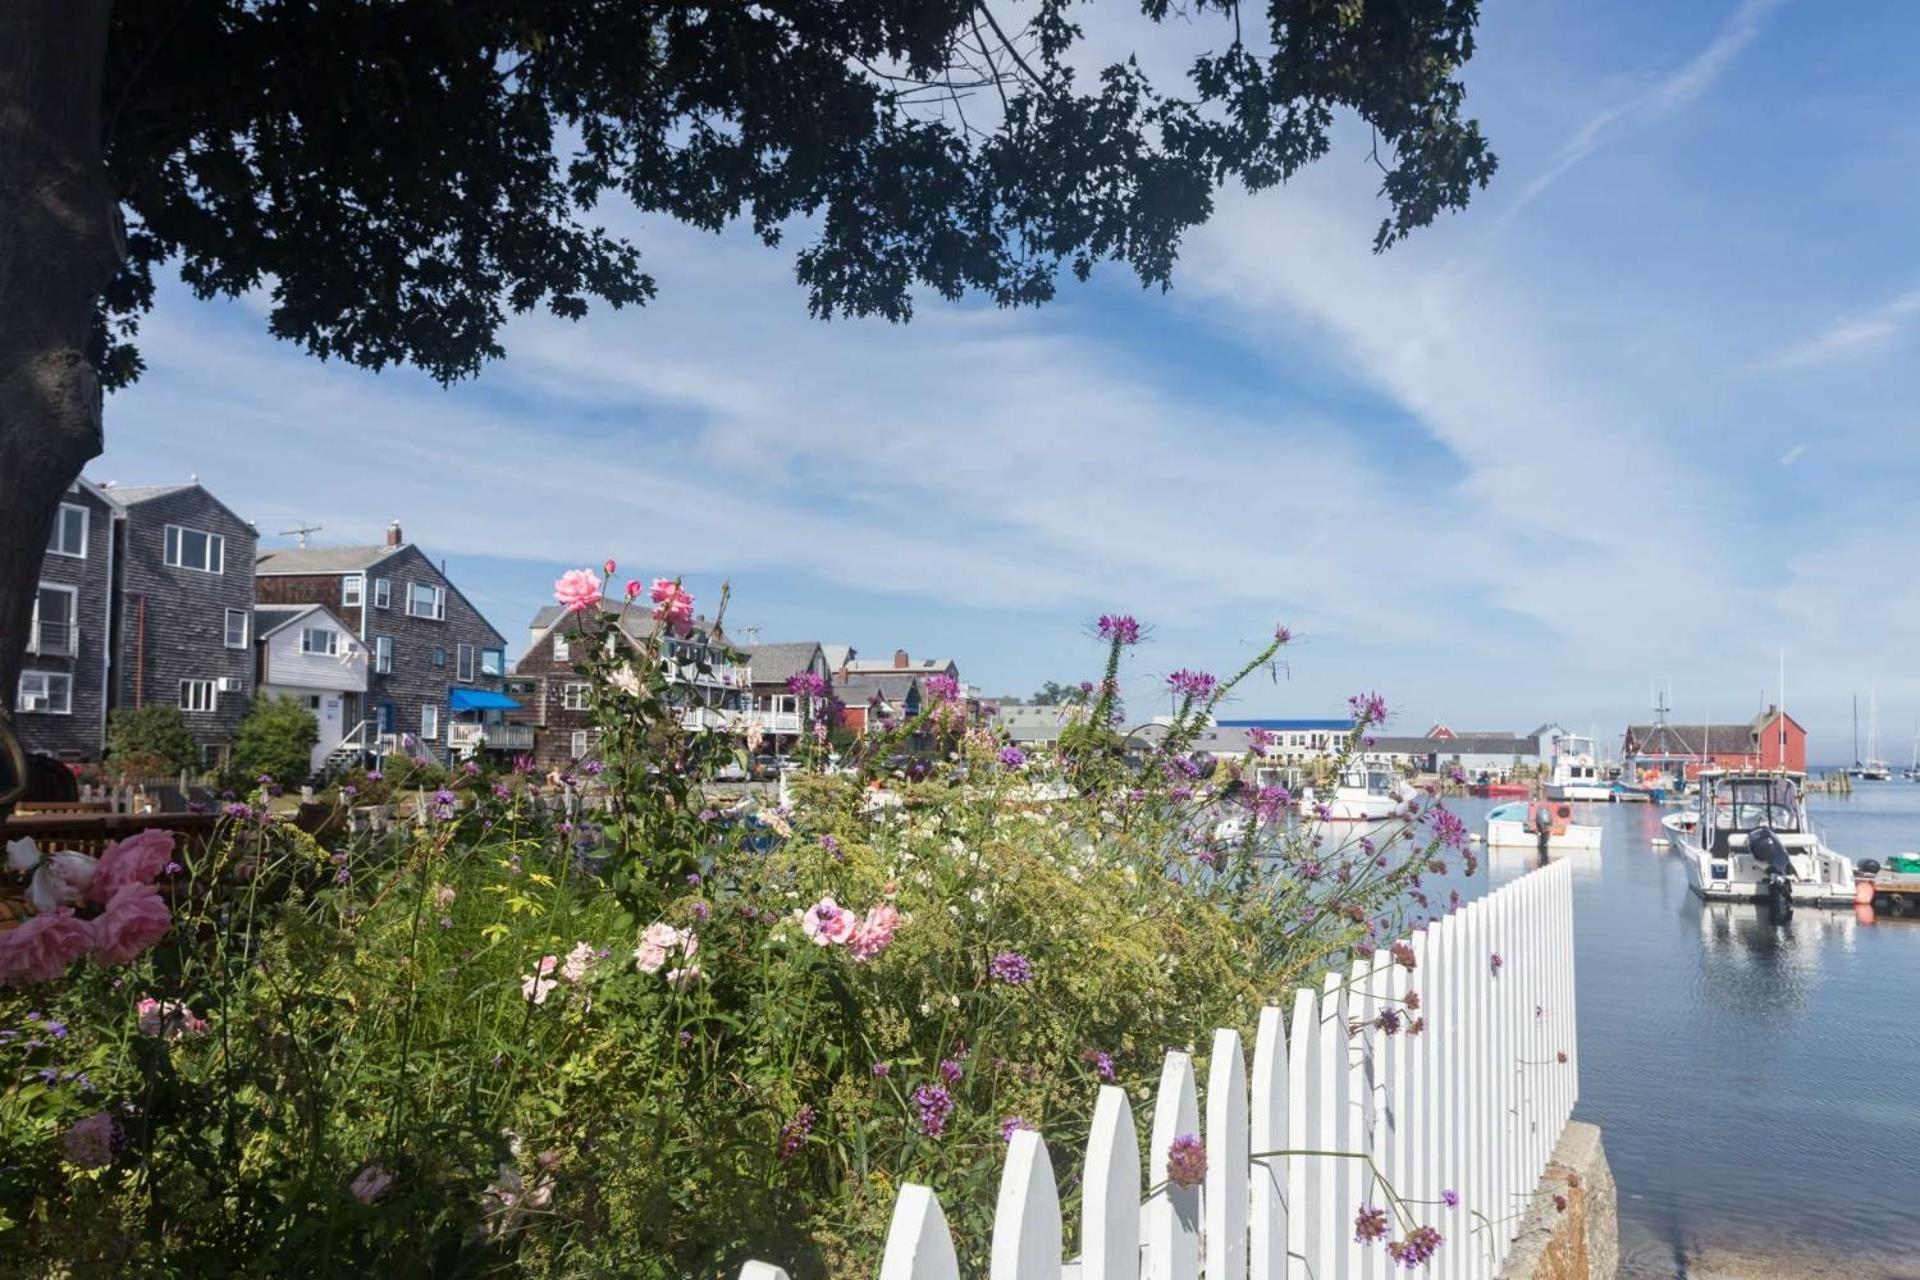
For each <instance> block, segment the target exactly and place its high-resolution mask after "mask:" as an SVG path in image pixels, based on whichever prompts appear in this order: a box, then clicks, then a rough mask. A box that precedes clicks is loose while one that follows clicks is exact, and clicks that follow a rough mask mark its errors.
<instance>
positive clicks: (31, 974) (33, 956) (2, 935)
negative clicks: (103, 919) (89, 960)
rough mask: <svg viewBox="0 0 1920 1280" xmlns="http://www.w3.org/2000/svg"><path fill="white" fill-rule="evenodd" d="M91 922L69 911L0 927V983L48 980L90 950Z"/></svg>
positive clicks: (18, 985)
mask: <svg viewBox="0 0 1920 1280" xmlns="http://www.w3.org/2000/svg"><path fill="white" fill-rule="evenodd" d="M94 936H95V929H94V922H93V921H91V920H82V919H80V918H79V917H77V916H75V915H74V914H73V913H72V912H71V911H56V912H53V913H51V914H48V915H37V916H29V917H28V918H27V919H25V920H23V921H21V922H20V923H19V924H17V925H15V926H14V927H13V928H11V929H0V986H12V987H21V986H25V985H26V984H27V983H29V982H50V981H52V980H53V979H55V978H57V977H59V976H60V975H61V974H63V973H65V972H66V971H67V966H68V965H70V964H72V963H73V962H74V961H75V960H78V959H79V958H80V957H81V956H83V955H85V954H87V952H89V951H91V950H92V949H93V945H94Z"/></svg>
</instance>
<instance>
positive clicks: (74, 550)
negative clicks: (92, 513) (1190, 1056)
mask: <svg viewBox="0 0 1920 1280" xmlns="http://www.w3.org/2000/svg"><path fill="white" fill-rule="evenodd" d="M47 550H48V551H50V552H52V553H53V554H54V555H56V556H73V557H75V558H77V559H81V560H84V559H86V557H87V509H86V508H85V507H81V506H76V505H74V504H73V503H71V502H63V503H61V504H60V513H59V514H58V515H56V516H55V517H54V518H53V533H52V534H51V535H50V536H49V537H48V538H47Z"/></svg>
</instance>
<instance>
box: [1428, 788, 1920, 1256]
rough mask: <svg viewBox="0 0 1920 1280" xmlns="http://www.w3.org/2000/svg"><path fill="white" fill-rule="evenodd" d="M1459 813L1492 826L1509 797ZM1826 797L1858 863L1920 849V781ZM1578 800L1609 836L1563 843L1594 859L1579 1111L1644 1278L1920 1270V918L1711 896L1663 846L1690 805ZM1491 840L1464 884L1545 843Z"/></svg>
mask: <svg viewBox="0 0 1920 1280" xmlns="http://www.w3.org/2000/svg"><path fill="white" fill-rule="evenodd" d="M1449 807H1451V808H1453V809H1454V810H1455V811H1456V812H1457V813H1459V814H1460V816H1461V817H1462V818H1464V819H1465V820H1466V821H1467V825H1468V830H1470V831H1476V832H1484V821H1483V819H1484V815H1485V813H1486V810H1487V809H1489V808H1491V807H1492V805H1491V803H1490V802H1485V801H1475V800H1454V801H1450V802H1449ZM1808 807H1809V810H1810V812H1811V814H1812V816H1813V819H1814V822H1815V825H1816V827H1817V829H1818V830H1819V831H1820V833H1821V835H1822V837H1823V838H1824V839H1825V840H1826V842H1827V843H1828V844H1829V845H1831V846H1832V847H1833V848H1834V849H1836V850H1837V851H1839V852H1841V853H1844V854H1847V855H1848V856H1851V857H1853V858H1855V859H1860V858H1865V857H1877V858H1881V859H1883V860H1884V858H1885V857H1886V855H1888V854H1890V853H1895V852H1900V851H1907V850H1913V849H1916V848H1920V784H1915V783H1910V782H1901V781H1895V782H1886V783H1863V784H1861V785H1860V787H1859V788H1858V789H1857V790H1856V791H1855V792H1854V794H1853V795H1851V796H1824V795H1816V796H1813V797H1810V799H1809V804H1808ZM1578 809H1579V815H1578V817H1577V818H1576V821H1579V822H1583V823H1597V824H1599V825H1601V826H1602V827H1603V828H1604V829H1605V834H1604V837H1603V840H1602V844H1601V848H1600V850H1599V851H1598V852H1594V853H1568V854H1566V855H1556V857H1559V856H1565V857H1566V858H1567V859H1568V860H1571V861H1573V862H1574V864H1575V867H1574V896H1575V929H1576V933H1577V936H1576V939H1575V954H1576V957H1577V961H1576V962H1577V965H1578V973H1577V988H1578V992H1579V999H1580V1043H1579V1052H1580V1090H1581V1097H1580V1104H1579V1107H1578V1110H1577V1113H1576V1114H1577V1116H1578V1118H1580V1119H1584V1120H1589V1121H1592V1122H1593V1123H1595V1124H1598V1125H1600V1126H1601V1127H1602V1129H1603V1130H1604V1131H1605V1141H1606V1147H1607V1154H1608V1156H1609V1158H1610V1160H1611V1162H1612V1165H1613V1170H1614V1175H1615V1177H1616V1179H1617V1181H1618V1183H1619V1187H1620V1210H1621V1246H1622V1251H1623V1254H1624V1256H1625V1262H1626V1269H1625V1271H1624V1274H1626V1275H1629V1276H1633V1277H1664V1276H1692V1277H1697V1278H1698V1277H1706V1276H1715V1277H1718V1276H1734V1275H1753V1276H1780V1277H1787V1276H1808V1277H1812V1276H1834V1277H1841V1276H1845V1277H1854V1276H1859V1277H1900V1278H1902V1280H1906V1278H1913V1277H1920V1261H1915V1260H1916V1259H1920V921H1915V920H1911V919H1907V920H1899V919H1888V918H1886V917H1884V916H1882V917H1881V918H1879V919H1878V920H1876V921H1873V922H1871V923H1869V922H1866V921H1864V920H1862V919H1860V918H1857V917H1856V913H1855V912H1854V911H1851V910H1841V911H1836V910H1831V909H1822V908H1816V907H1804V906H1803V907H1801V908H1800V909H1799V910H1798V911H1796V912H1795V914H1794V917H1793V919H1792V921H1791V922H1790V923H1788V924H1787V925H1785V926H1776V925H1774V924H1772V923H1771V922H1770V920H1769V919H1768V918H1767V917H1766V915H1765V914H1764V912H1763V911H1762V910H1761V909H1758V908H1755V907H1751V906H1746V905H1744V904H1731V903H1714V904H1708V903H1705V902H1702V901H1701V900H1700V899H1698V898H1696V897H1695V896H1694V895H1693V894H1692V893H1691V892H1690V891H1689V889H1688V887H1687V879H1686V873H1685V870H1684V868H1683V867H1682V865H1681V863H1680V860H1679V859H1678V858H1677V857H1676V856H1674V855H1673V854H1671V853H1670V852H1669V851H1668V850H1665V849H1655V848H1654V847H1653V845H1652V841H1653V840H1654V838H1655V837H1657V836H1658V835H1659V834H1660V826H1659V822H1660V817H1661V815H1662V814H1663V813H1666V812H1670V810H1666V809H1662V808H1661V807H1659V806H1655V805H1646V804H1634V805H1607V804H1592V805H1581V806H1578ZM1481 853H1482V854H1483V857H1484V858H1485V864H1486V865H1485V866H1484V868H1483V870H1482V872H1481V873H1480V874H1479V875H1476V876H1474V877H1473V878H1472V884H1471V886H1470V887H1467V888H1465V889H1463V892H1466V893H1474V894H1477V893H1483V892H1486V891H1487V890H1489V889H1491V888H1495V887H1498V886H1499V885H1501V884H1503V883H1505V882H1506V881H1507V880H1510V879H1512V878H1513V877H1515V876H1518V875H1522V874H1525V872H1526V870H1527V869H1528V868H1529V867H1531V866H1532V865H1533V862H1534V858H1535V856H1536V855H1535V854H1534V853H1533V852H1532V851H1531V850H1499V851H1493V852H1488V851H1486V850H1484V849H1483V850H1481ZM1743 1259H1744V1260H1746V1261H1744V1262H1742V1261H1740V1260H1743ZM1728 1260H1732V1261H1728Z"/></svg>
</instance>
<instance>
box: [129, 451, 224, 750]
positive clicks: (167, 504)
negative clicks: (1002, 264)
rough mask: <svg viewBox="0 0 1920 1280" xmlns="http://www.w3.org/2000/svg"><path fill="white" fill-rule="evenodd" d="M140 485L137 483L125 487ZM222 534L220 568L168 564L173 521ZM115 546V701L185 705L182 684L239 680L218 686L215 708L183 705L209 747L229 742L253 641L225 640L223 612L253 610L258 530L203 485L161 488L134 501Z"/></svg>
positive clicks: (199, 740) (196, 737) (198, 735)
mask: <svg viewBox="0 0 1920 1280" xmlns="http://www.w3.org/2000/svg"><path fill="white" fill-rule="evenodd" d="M129 492H137V491H129ZM169 525H177V526H179V527H181V528H183V529H191V530H198V531H201V532H205V533H215V534H219V535H220V536H221V537H222V538H224V539H225V540H226V545H225V551H224V555H223V557H222V563H221V567H220V571H219V572H218V573H209V572H203V571H201V570H198V569H191V568H186V567H183V566H174V565H169V564H168V563H167V562H166V545H167V534H166V531H167V526H169ZM120 530H121V536H120V539H119V545H118V546H117V547H116V549H115V556H116V559H117V561H118V564H117V566H116V572H117V574H118V577H119V580H120V593H119V594H120V617H119V620H118V632H119V640H118V645H117V655H118V656H117V659H116V663H115V665H116V667H117V669H118V674H117V676H116V678H115V684H116V687H117V697H116V699H115V705H116V706H118V707H140V706H146V705H151V704H156V703H157V704H162V705H167V706H180V703H181V684H182V682H183V681H188V680H211V681H214V682H215V684H216V689H217V686H218V682H219V681H221V680H223V679H224V680H227V681H230V682H233V683H234V687H233V688H231V689H228V690H224V691H217V692H215V694H214V705H213V709H212V710H210V711H188V710H186V708H184V707H182V708H181V711H182V714H183V715H185V716H186V720H187V726H188V728H189V729H191V730H192V732H193V737H194V741H195V742H197V743H198V744H200V746H201V747H202V748H203V749H204V748H206V747H209V746H217V745H222V744H225V743H226V742H228V741H229V740H230V739H231V738H232V737H233V735H234V732H235V731H236V730H237V729H238V728H239V727H240V721H241V719H242V718H244V717H245V715H246V713H247V708H248V706H249V705H251V703H252V698H253V666H254V659H253V644H252V636H251V630H249V635H248V643H247V644H245V645H243V646H241V647H240V648H237V649H234V648H228V647H227V645H226V611H227V610H229V609H235V610H241V611H244V612H245V614H246V615H247V617H248V619H249V629H250V628H251V618H252V616H253V594H254V593H253V553H254V544H255V543H256V542H257V540H258V538H257V535H256V534H255V532H254V530H253V526H251V525H249V524H248V523H246V521H244V520H242V519H240V517H239V516H237V515H235V514H234V513H233V512H232V511H230V510H228V509H227V508H226V506H225V505H224V504H222V503H221V502H219V501H218V500H217V499H215V498H214V497H213V495H212V494H210V493H208V492H207V491H206V490H205V489H202V488H201V487H200V486H198V485H189V486H185V487H182V488H179V489H170V490H164V491H162V492H161V494H160V496H158V497H154V498H148V499H145V500H142V501H133V502H129V503H128V504H127V506H126V518H125V519H124V520H123V521H122V522H121V525H120Z"/></svg>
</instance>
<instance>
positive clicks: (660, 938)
mask: <svg viewBox="0 0 1920 1280" xmlns="http://www.w3.org/2000/svg"><path fill="white" fill-rule="evenodd" d="M683 936H684V935H682V934H681V932H680V930H678V929H676V928H674V927H673V926H672V925H670V924H668V923H667V922H666V921H664V920H656V921H654V922H653V923H652V924H650V925H648V926H647V931H646V932H645V933H643V934H641V935H640V940H641V941H642V942H644V943H647V944H648V945H650V946H655V947H660V948H663V949H665V950H669V951H670V950H672V949H673V948H674V947H677V946H679V945H680V939H681V938H682V937H683Z"/></svg>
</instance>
